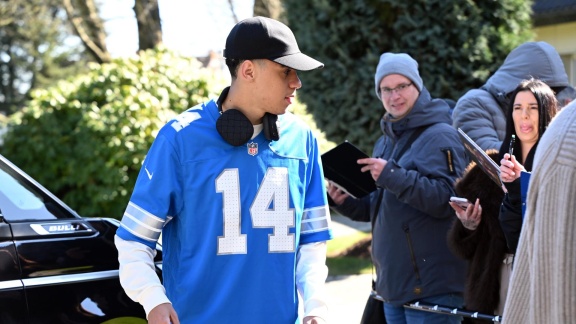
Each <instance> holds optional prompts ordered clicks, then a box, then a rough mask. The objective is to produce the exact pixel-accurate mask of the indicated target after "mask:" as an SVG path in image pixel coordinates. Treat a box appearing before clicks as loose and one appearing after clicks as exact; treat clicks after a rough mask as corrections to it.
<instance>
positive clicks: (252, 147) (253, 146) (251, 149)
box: [248, 142, 258, 156]
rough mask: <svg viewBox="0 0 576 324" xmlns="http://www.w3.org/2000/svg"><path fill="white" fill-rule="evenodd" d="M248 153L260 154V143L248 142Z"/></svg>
mask: <svg viewBox="0 0 576 324" xmlns="http://www.w3.org/2000/svg"><path fill="white" fill-rule="evenodd" d="M248 154H250V155H252V156H254V155H256V154H258V143H254V142H252V143H248Z"/></svg>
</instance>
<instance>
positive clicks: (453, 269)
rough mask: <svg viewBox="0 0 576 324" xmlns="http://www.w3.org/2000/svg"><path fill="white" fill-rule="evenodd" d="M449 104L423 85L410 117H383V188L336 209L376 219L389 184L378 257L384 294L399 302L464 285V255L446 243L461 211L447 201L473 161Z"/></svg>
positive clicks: (375, 246)
mask: <svg viewBox="0 0 576 324" xmlns="http://www.w3.org/2000/svg"><path fill="white" fill-rule="evenodd" d="M449 109H450V108H449V106H448V105H447V104H446V102H445V101H443V100H438V99H435V100H432V99H431V97H430V93H429V92H428V90H426V88H423V89H422V92H421V93H420V96H419V97H418V100H417V101H416V103H415V105H414V107H413V108H412V110H411V111H410V112H409V114H408V115H407V116H406V117H404V118H402V119H400V120H398V121H395V122H394V121H392V120H391V119H390V118H389V115H386V116H385V117H384V118H383V120H382V122H381V126H382V130H383V131H384V135H383V136H382V137H380V139H379V140H378V141H377V143H376V145H375V147H374V152H373V156H375V157H382V158H383V159H385V160H387V161H388V163H387V164H386V166H385V168H384V170H383V171H382V173H381V175H380V177H379V178H378V180H377V181H376V184H377V186H378V187H379V188H381V189H380V190H377V191H375V192H373V193H372V194H371V195H369V196H367V197H364V198H363V199H354V198H352V197H349V198H347V199H346V200H345V201H344V202H343V203H342V204H341V205H339V206H337V207H336V210H337V211H338V212H340V213H342V214H343V215H345V216H348V217H350V218H352V219H354V220H358V221H369V220H370V217H371V215H373V214H374V213H371V210H372V209H374V208H376V207H375V206H376V201H377V200H378V197H379V196H380V191H381V190H383V198H382V202H381V205H380V209H379V211H378V217H377V219H376V222H375V225H374V229H373V233H374V234H373V239H372V259H373V261H374V264H375V266H376V272H377V289H376V290H377V292H378V294H379V295H380V296H382V297H383V298H384V299H385V300H386V301H388V302H390V303H392V304H394V305H397V306H400V305H402V304H404V303H406V302H408V301H413V300H418V299H421V298H425V297H430V296H434V295H440V294H447V293H462V291H463V290H464V281H465V264H464V261H462V260H460V259H458V258H456V257H455V256H454V255H453V254H452V253H451V252H450V251H449V250H448V247H447V232H448V229H449V228H450V226H451V224H452V222H453V221H454V219H455V217H456V216H455V214H454V211H453V210H452V208H451V207H450V205H449V204H448V201H449V199H450V196H452V195H453V194H454V189H453V183H454V181H455V180H456V178H457V177H459V176H460V175H461V174H462V172H463V170H464V167H465V165H466V160H465V156H464V148H463V146H462V144H461V142H460V140H459V137H458V134H457V132H456V130H455V129H454V128H453V127H452V125H451V118H450V114H449ZM421 126H426V130H425V131H424V132H423V133H422V134H421V135H420V136H419V137H418V138H417V139H416V140H415V141H414V142H413V144H412V145H411V147H410V148H408V149H407V150H406V151H405V153H404V154H403V155H402V157H401V158H400V159H399V160H395V159H391V157H392V156H393V154H394V152H395V151H396V150H398V149H400V148H401V147H402V146H404V143H405V142H407V140H408V139H409V137H410V136H411V134H412V133H413V132H414V131H415V130H416V129H417V128H419V127H421Z"/></svg>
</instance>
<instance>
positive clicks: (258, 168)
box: [116, 17, 332, 323]
mask: <svg viewBox="0 0 576 324" xmlns="http://www.w3.org/2000/svg"><path fill="white" fill-rule="evenodd" d="M224 57H225V58H226V64H227V65H228V67H229V69H230V73H231V75H232V82H231V86H230V87H227V88H226V89H224V91H223V92H222V94H221V95H220V98H218V100H217V101H214V100H211V101H208V102H207V103H204V104H200V105H197V106H195V107H192V108H190V109H188V110H187V111H186V112H184V113H182V114H180V115H179V116H178V117H177V118H175V119H174V120H172V121H170V122H168V124H167V125H165V126H164V127H163V128H162V129H161V130H160V132H159V134H158V136H157V138H156V139H155V141H154V143H153V145H152V147H151V148H150V151H149V152H148V154H147V156H146V159H145V161H144V163H143V165H142V169H141V171H140V174H139V176H138V179H137V181H136V185H135V187H134V191H133V193H132V196H131V198H130V202H129V204H128V206H127V208H126V211H125V213H124V216H123V218H122V223H121V227H120V228H119V229H118V231H117V235H116V246H117V248H118V251H119V257H118V258H119V261H120V281H121V283H122V286H123V287H124V289H125V290H126V292H127V294H128V295H129V296H130V297H131V298H132V299H134V300H135V301H138V302H139V303H140V304H142V306H143V307H144V309H145V311H146V314H147V317H148V321H149V323H300V322H301V320H300V319H299V318H298V292H300V294H301V296H302V299H303V301H304V319H303V322H304V323H324V322H325V320H326V313H327V308H326V304H325V302H324V296H323V289H324V282H325V280H326V276H327V267H326V244H325V241H326V240H329V239H330V238H331V236H332V235H331V232H330V227H329V226H330V214H329V210H328V204H327V201H326V191H325V188H324V179H323V172H322V167H321V162H320V153H319V148H318V143H317V140H316V138H315V137H314V135H313V134H312V132H311V130H310V128H308V127H307V126H306V125H305V124H303V123H302V122H301V121H299V120H298V119H297V118H295V117H294V116H293V115H292V114H290V113H286V109H287V108H288V106H289V105H290V104H291V103H292V102H293V100H294V96H295V94H296V90H297V89H299V88H300V87H302V83H301V82H300V79H299V78H298V75H297V72H296V71H307V70H312V69H316V68H321V67H323V64H322V63H320V62H318V61H316V60H314V59H312V58H310V57H309V56H306V55H304V54H302V53H301V52H300V50H299V48H298V45H297V43H296V39H295V37H294V35H293V34H292V31H291V30H290V29H289V28H288V27H287V26H285V25H284V24H282V23H280V22H278V21H275V20H272V19H269V18H263V17H254V18H249V19H246V20H244V21H241V22H240V23H238V24H237V25H236V26H235V27H234V28H233V29H232V31H231V32H230V34H229V35H228V38H227V39H226V49H225V50H224ZM161 233H162V249H163V285H162V284H161V282H160V280H159V279H158V277H157V275H156V273H155V271H154V262H153V259H154V247H155V246H156V242H157V240H158V239H159V237H160V234H161Z"/></svg>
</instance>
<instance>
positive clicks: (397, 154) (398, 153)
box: [370, 126, 428, 291]
mask: <svg viewBox="0 0 576 324" xmlns="http://www.w3.org/2000/svg"><path fill="white" fill-rule="evenodd" d="M426 128H428V127H427V126H420V127H418V128H417V129H416V130H415V131H414V132H412V134H411V135H410V137H409V138H408V140H407V141H406V143H404V146H402V148H401V149H399V150H397V151H396V152H395V154H393V155H392V158H390V159H394V160H399V159H400V158H401V157H402V155H403V154H404V153H405V152H406V150H408V148H409V147H410V146H412V143H414V141H415V140H416V139H417V138H418V137H419V136H420V135H421V134H422V133H423V132H424V131H425V130H426ZM377 190H378V200H376V208H375V209H374V215H373V217H371V219H370V222H371V223H372V227H371V231H372V236H374V224H375V223H376V218H377V217H378V211H379V210H380V205H381V204H382V198H383V197H384V189H382V188H378V189H377ZM372 290H373V291H376V280H375V279H374V267H372Z"/></svg>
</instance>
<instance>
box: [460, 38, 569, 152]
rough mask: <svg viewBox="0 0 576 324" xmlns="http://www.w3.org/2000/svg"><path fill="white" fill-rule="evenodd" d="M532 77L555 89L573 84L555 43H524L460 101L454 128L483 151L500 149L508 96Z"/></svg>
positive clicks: (503, 133)
mask: <svg viewBox="0 0 576 324" xmlns="http://www.w3.org/2000/svg"><path fill="white" fill-rule="evenodd" d="M531 77H534V78H537V79H540V80H542V81H544V82H546V84H548V86H550V87H552V88H555V87H566V86H569V85H570V84H569V82H568V76H567V75H566V71H565V70H564V64H563V63H562V59H561V58H560V55H559V54H558V52H557V51H556V49H554V47H553V46H552V45H550V44H548V43H546V42H528V43H524V44H522V45H520V46H518V47H516V48H515V49H514V50H512V51H511V52H510V54H508V56H507V57H506V60H504V63H503V64H502V66H500V68H499V69H498V70H497V71H496V72H495V73H494V74H493V75H492V76H491V77H490V78H489V79H488V81H486V84H484V85H483V86H482V87H481V88H480V89H473V90H470V91H468V92H467V93H466V94H465V95H464V96H462V97H461V98H460V99H459V100H458V102H457V103H456V107H455V108H454V112H453V115H452V118H453V120H454V123H453V125H454V127H456V129H458V128H461V129H462V130H463V131H464V132H465V133H466V134H468V136H470V138H472V139H473V140H474V141H475V142H476V143H477V144H478V146H480V147H481V148H482V149H483V150H488V149H491V148H493V149H497V150H499V149H500V146H501V144H502V141H503V140H504V135H505V132H506V114H505V112H506V110H507V109H508V107H507V106H508V98H507V97H508V95H509V94H510V93H511V92H512V91H514V89H515V88H516V86H517V85H518V84H519V83H520V81H522V80H524V79H530V78H531Z"/></svg>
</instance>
